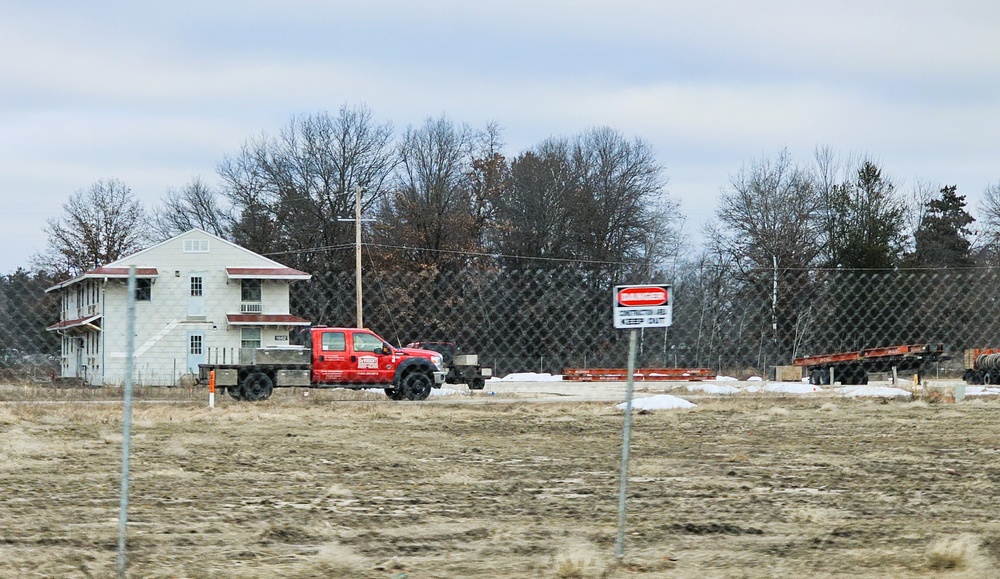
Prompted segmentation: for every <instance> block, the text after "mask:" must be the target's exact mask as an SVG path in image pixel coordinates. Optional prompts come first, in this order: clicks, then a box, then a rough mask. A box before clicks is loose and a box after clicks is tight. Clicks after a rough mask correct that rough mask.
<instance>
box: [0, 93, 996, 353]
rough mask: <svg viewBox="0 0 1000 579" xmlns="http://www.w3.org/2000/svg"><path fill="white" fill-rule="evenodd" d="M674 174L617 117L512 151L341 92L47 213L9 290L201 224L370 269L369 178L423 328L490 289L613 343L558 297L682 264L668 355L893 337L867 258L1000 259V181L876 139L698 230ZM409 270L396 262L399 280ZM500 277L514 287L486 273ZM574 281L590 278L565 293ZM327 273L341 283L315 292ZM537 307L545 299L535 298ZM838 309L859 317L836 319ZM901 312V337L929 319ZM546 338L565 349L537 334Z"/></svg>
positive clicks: (603, 344) (276, 254) (602, 323)
mask: <svg viewBox="0 0 1000 579" xmlns="http://www.w3.org/2000/svg"><path fill="white" fill-rule="evenodd" d="M667 182H668V179H667V175H666V170H665V168H664V167H663V166H662V165H661V164H660V163H659V162H658V161H657V159H656V155H655V152H654V151H653V150H652V147H651V146H650V145H649V144H648V143H647V142H646V141H644V140H643V139H642V138H640V137H629V136H626V135H623V134H622V133H620V132H619V131H616V130H614V129H612V128H607V127H598V128H593V129H589V130H586V131H583V132H581V133H580V134H577V135H574V136H570V137H550V138H547V139H544V140H542V141H540V142H539V143H537V144H536V145H534V146H532V147H529V148H527V149H526V150H523V151H521V152H518V153H516V154H514V155H510V154H509V153H508V152H506V151H505V149H504V143H503V138H502V131H501V130H500V129H499V128H498V127H497V126H496V125H487V126H485V127H482V128H478V129H477V128H472V127H469V126H467V125H465V124H461V123H457V122H455V121H453V120H451V119H449V118H448V117H446V116H441V117H438V118H429V119H427V120H426V121H425V122H424V123H422V124H420V125H418V126H410V127H407V128H406V129H405V130H403V131H401V132H398V133H397V131H396V130H395V129H394V128H393V127H392V125H391V124H390V123H386V122H380V121H377V120H376V119H375V118H374V116H373V114H372V112H371V111H370V110H368V109H367V108H365V107H361V106H355V107H351V106H346V105H345V106H343V107H341V108H340V109H339V110H338V111H337V112H336V114H332V115H331V114H328V113H317V114H310V115H301V116H295V117H292V118H291V119H290V121H289V122H288V124H287V125H286V126H284V127H283V128H282V129H281V130H280V131H278V132H277V133H276V134H273V135H267V134H261V135H259V136H254V137H250V138H248V139H247V140H246V141H245V142H244V143H242V145H240V146H239V148H238V149H236V150H235V151H234V152H232V153H230V154H226V155H223V156H222V158H221V160H220V161H219V163H218V165H217V175H216V176H215V178H213V179H211V180H210V179H207V178H203V177H195V178H193V179H192V180H191V181H190V182H189V183H187V184H186V185H183V186H181V187H179V188H176V189H172V190H170V191H168V192H167V194H166V196H165V197H164V199H163V200H162V201H161V202H160V203H159V204H158V205H157V206H155V207H153V208H149V209H147V208H145V207H143V206H142V204H141V203H140V202H139V201H138V200H137V199H136V198H135V196H134V194H133V193H132V191H131V190H130V188H129V187H128V185H127V184H126V183H123V182H122V181H120V180H117V179H114V178H110V179H107V180H102V181H98V182H97V183H94V184H92V185H90V186H89V187H87V188H84V189H81V190H79V191H78V192H76V193H75V194H73V195H72V196H71V197H70V198H69V201H68V202H67V203H66V204H65V206H64V212H63V214H62V215H60V216H57V217H53V218H51V219H50V220H49V221H48V223H47V232H48V235H49V246H48V248H47V250H46V251H44V252H42V253H40V254H38V255H36V256H35V257H34V258H33V265H34V267H35V269H34V270H33V271H32V272H30V273H28V272H23V271H22V272H19V273H18V274H17V275H18V276H20V277H17V278H16V279H14V278H13V277H11V280H10V281H11V282H12V283H11V284H8V289H11V288H14V287H18V288H20V287H23V286H24V285H25V282H26V281H27V279H28V277H30V278H31V279H32V280H33V282H32V283H39V280H44V281H45V283H48V282H55V281H59V280H61V279H65V278H66V277H68V276H73V275H77V274H79V273H82V272H83V271H86V270H89V269H93V268H95V267H99V266H100V265H103V264H104V263H107V262H109V261H112V260H115V259H118V258H120V257H123V256H125V255H128V254H130V253H132V252H134V251H137V250H139V249H141V248H142V247H144V246H146V245H148V244H151V243H153V242H156V241H159V240H162V239H166V238H168V237H170V236H172V235H175V234H177V233H180V232H183V231H186V230H188V229H191V228H193V227H199V228H201V229H204V230H206V231H209V232H211V233H214V234H216V235H219V236H220V237H223V238H225V239H229V240H231V241H233V242H235V243H238V244H239V245H242V246H244V247H246V248H248V249H250V250H252V251H255V252H257V253H261V254H264V255H268V256H270V257H273V258H274V259H276V260H277V261H280V262H282V263H285V264H287V265H289V266H291V267H295V268H297V269H301V270H304V271H308V272H310V273H312V274H313V275H314V276H315V277H314V282H315V283H316V284H319V283H320V280H324V279H328V280H341V279H342V278H341V277H340V274H341V273H342V272H352V271H353V269H354V255H353V251H352V250H353V247H354V232H355V230H354V228H355V223H354V221H353V219H354V208H355V201H356V191H358V190H359V189H360V191H361V204H362V207H363V215H364V218H365V220H364V222H363V223H362V226H363V228H364V237H363V238H364V248H365V256H364V260H365V269H366V275H368V274H374V275H376V276H378V285H379V288H378V291H379V292H380V293H381V294H384V295H382V296H381V298H377V299H382V300H383V301H386V300H387V299H388V298H391V299H388V302H389V303H396V304H399V303H409V301H408V300H409V297H410V296H412V295H415V294H414V293H413V288H407V287H404V286H405V284H406V283H408V282H406V281H405V280H411V281H412V280H414V279H417V280H424V282H422V283H424V284H425V285H426V286H427V288H425V289H428V288H429V289H428V291H429V292H430V293H429V294H428V295H427V296H426V299H428V300H431V301H433V302H435V305H434V307H433V308H428V309H427V312H426V316H425V318H426V319H415V320H411V321H410V323H412V324H413V325H414V327H417V328H420V329H421V331H420V333H421V335H420V336H417V337H420V338H423V339H432V338H436V339H447V338H449V337H450V336H451V335H452V334H454V332H455V331H457V330H455V328H458V327H460V326H462V320H460V319H455V320H452V319H449V318H447V315H448V314H447V312H460V311H465V310H468V311H470V312H471V311H477V312H478V311H485V310H483V308H484V307H486V306H485V305H484V303H483V300H484V299H486V298H485V296H487V295H492V296H493V297H492V298H490V299H491V300H498V299H503V301H505V302H510V303H512V304H515V305H514V306H511V308H512V309H513V311H516V312H518V314H517V315H516V316H513V317H511V316H507V317H505V318H504V319H492V318H490V319H489V324H491V326H490V331H491V332H494V333H496V334H497V335H504V336H520V335H523V336H529V337H530V336H535V337H537V338H538V339H539V340H540V341H542V342H545V343H549V344H551V343H552V342H553V340H557V339H558V336H559V335H566V332H569V331H571V332H572V333H574V335H576V336H577V337H578V338H579V341H578V342H577V344H591V345H592V346H593V348H594V349H595V352H596V351H598V350H602V351H610V350H608V348H609V347H610V344H611V343H614V342H615V338H614V336H613V334H614V332H613V330H612V329H611V328H610V325H609V324H608V323H606V320H604V319H603V316H596V315H594V314H593V313H592V312H591V313H590V314H589V317H591V318H594V320H595V321H593V322H592V323H590V322H587V321H586V320H587V319H588V316H582V317H573V322H572V323H573V328H572V329H567V328H565V327H562V328H561V329H559V330H558V331H557V332H555V333H553V332H554V328H552V327H551V325H550V320H551V319H552V317H553V316H556V314H554V313H553V312H556V311H561V310H560V308H569V309H572V308H574V307H576V306H575V304H581V303H587V304H604V303H605V302H606V301H607V297H606V295H605V294H604V293H603V292H605V291H606V290H607V288H609V287H610V286H611V285H614V284H616V283H643V282H667V283H672V284H674V288H675V291H674V294H675V296H679V297H678V299H680V300H683V302H684V303H683V304H682V305H681V307H678V308H676V310H675V318H674V319H675V326H674V328H672V329H671V330H670V331H669V332H667V333H666V334H661V337H660V338H655V337H653V338H651V339H654V340H659V342H658V345H657V348H659V351H661V353H662V357H663V359H667V358H668V356H667V352H668V349H670V352H673V354H674V358H675V359H676V357H677V356H676V354H677V352H678V351H679V352H685V351H686V352H689V353H694V352H697V353H698V354H697V357H696V358H695V360H694V361H695V362H698V363H700V364H704V363H706V362H710V361H713V360H719V363H722V362H721V357H719V355H718V352H719V351H720V350H726V351H730V352H740V353H741V354H740V356H739V360H740V363H746V364H749V365H753V364H757V365H761V364H765V362H767V361H768V360H770V361H777V360H783V359H785V358H787V357H788V356H790V355H793V354H796V353H798V354H801V353H802V348H803V347H807V346H808V345H809V337H813V338H815V337H816V336H818V334H817V333H816V328H817V324H818V323H819V322H818V320H820V319H822V320H825V321H824V322H823V324H824V328H825V330H824V331H825V332H826V333H825V334H824V336H826V337H824V338H823V343H824V344H843V345H845V347H848V346H850V347H868V346H873V345H879V343H878V342H879V341H880V340H882V339H883V338H884V337H885V336H883V335H882V334H884V332H883V331H882V330H884V329H885V328H886V327H888V326H886V325H885V324H884V323H883V322H881V321H880V320H883V316H885V315H886V314H885V312H884V310H885V309H886V307H888V306H887V305H886V304H890V305H891V303H890V302H891V301H892V300H891V296H888V293H887V294H886V296H884V297H886V298H887V299H889V301H888V302H886V301H885V300H882V301H878V300H869V301H868V302H863V303H862V305H858V304H859V303H861V302H857V301H856V300H855V299H854V295H853V292H851V291H849V288H847V287H846V286H845V285H844V284H848V285H850V283H857V284H860V283H861V282H858V281H857V280H858V279H864V280H866V281H865V282H864V283H863V284H862V285H858V287H859V288H861V287H864V288H865V290H864V291H866V292H869V293H874V294H878V293H879V292H880V288H888V289H886V292H888V290H889V289H891V288H898V287H901V286H899V283H900V282H899V280H897V279H895V278H891V279H890V277H891V274H892V273H893V272H900V271H903V270H907V271H909V270H931V271H942V270H943V271H952V270H954V271H967V270H969V269H970V268H975V267H983V266H990V267H992V266H996V265H1000V183H998V184H996V185H990V186H988V187H987V188H986V190H985V192H984V196H983V200H982V203H981V205H980V206H979V208H978V209H979V211H978V215H979V220H978V221H977V220H976V219H974V218H973V217H972V215H971V213H970V212H969V208H968V207H967V203H966V197H965V196H964V195H961V194H959V192H958V190H957V188H956V187H955V186H954V185H930V184H927V183H922V182H917V183H916V184H915V185H914V186H912V187H909V188H907V187H904V186H903V185H901V184H900V183H899V182H898V181H896V180H895V179H894V178H893V177H892V176H891V175H890V174H889V172H888V170H887V169H886V168H884V167H883V166H882V164H881V163H880V162H879V161H878V160H877V159H875V158H874V157H871V156H854V157H851V156H842V155H839V154H837V153H836V152H834V151H832V150H831V149H829V148H824V147H820V148H817V150H816V152H815V154H814V156H813V157H812V158H810V159H806V160H799V159H793V158H792V156H791V155H790V154H789V152H788V151H787V150H779V151H777V152H776V153H774V154H772V155H764V156H762V157H760V158H758V159H753V160H750V161H748V162H747V163H745V164H744V165H743V166H741V167H739V168H738V169H736V170H735V171H734V172H733V173H732V174H731V175H730V178H729V181H728V182H727V183H725V184H724V185H723V186H722V188H721V190H720V193H719V197H718V200H717V207H716V220H715V221H714V222H713V223H712V224H710V225H708V226H706V228H705V231H704V235H703V239H704V243H703V244H702V245H701V246H700V247H698V248H692V247H690V246H689V245H688V244H687V243H685V234H684V231H683V224H684V216H683V214H682V213H681V211H680V207H679V204H678V203H677V201H676V199H675V198H674V196H673V195H671V193H670V192H669V191H668V189H667ZM393 272H396V273H398V274H400V275H398V276H396V278H398V280H400V281H399V283H398V284H395V285H394V282H393V281H392V280H393V279H395V278H393V277H392V275H391V274H392V273H393ZM514 272H532V275H530V276H528V277H525V278H523V280H522V281H524V283H525V284H527V285H525V286H524V287H523V288H520V287H514V286H512V285H510V284H504V283H503V282H501V281H496V280H502V279H507V278H510V279H515V278H514V277H511V276H512V274H513V273H514ZM546 272H553V273H558V275H557V276H547V275H546ZM817 272H832V273H827V274H822V275H818V274H817ZM836 272H843V273H848V274H849V273H850V272H859V273H858V275H861V276H863V277H857V275H853V274H851V275H833V273H836ZM866 272H873V273H872V276H874V277H871V276H869V275H868V273H866ZM567 274H568V277H567ZM882 274H885V275H882ZM886 275H889V276H890V277H885V276H886ZM25 276H28V277H25ZM8 277H10V276H8ZM463 279H467V280H475V283H473V282H472V281H466V282H463V281H461V280H463ZM516 279H522V278H516ZM869 279H871V281H867V280H869ZM900 279H902V278H900ZM908 279H909V278H908ZM956 279H957V278H956ZM489 280H495V281H489ZM525 280H527V281H525ZM845 280H847V281H845ZM13 282H16V283H13ZM831 283H835V284H839V286H838V287H836V288H833V287H831V286H830V284H831ZM949 283H950V282H949ZM477 284H478V285H477ZM574 284H575V285H574ZM333 285H337V283H334V284H333ZM515 285H516V284H515ZM494 286H495V287H497V288H501V287H502V288H505V289H503V291H501V292H499V293H497V292H493V293H490V292H489V291H488V290H487V289H485V288H487V287H494ZM571 286H573V287H576V288H577V289H578V290H579V291H578V292H577V293H578V294H579V295H577V296H576V297H575V298H574V299H573V300H572V301H571V302H567V301H565V297H566V296H568V295H570V294H572V293H573V292H572V291H570V290H571ZM597 288H603V289H597ZM293 289H295V288H293ZM299 289H300V290H301V292H304V293H303V295H297V294H296V295H293V296H292V300H293V305H294V307H298V308H299V309H300V310H301V313H302V314H308V315H309V317H310V319H313V321H314V322H315V323H334V324H336V323H346V322H345V321H344V319H342V318H345V316H346V314H343V312H349V311H351V308H352V307H353V305H352V302H351V300H352V299H353V297H352V296H351V295H350V292H339V291H338V290H336V289H335V288H333V289H331V288H327V287H318V286H317V287H316V288H312V289H309V288H299ZM366 289H367V290H369V291H374V290H371V289H369V288H366ZM584 290H586V291H584ZM11 291H13V290H11ZM573 291H576V290H573ZM892 291H896V290H892ZM900 291H902V290H900ZM331 292H332V293H331ZM580 292H582V293H580ZM327 293H329V296H328V297H329V298H330V300H335V301H337V302H338V303H337V304H332V302H331V303H326V304H314V303H311V302H310V300H315V298H316V296H317V295H326V294H327ZM522 294H523V295H522ZM573 295H576V294H573ZM817 295H824V296H829V297H828V298H824V300H825V301H824V304H825V305H824V307H823V308H822V311H821V309H819V308H818V307H817V304H816V302H815V300H814V299H813V298H812V297H810V296H817ZM501 296H502V298H501ZM377 299H376V301H377ZM837 300H840V301H837ZM8 301H9V300H8ZM910 301H911V302H913V303H916V301H915V298H914V299H911V300H910ZM328 302H329V300H328ZM349 302H351V303H349ZM883 302H884V303H883ZM366 303H373V302H370V300H366ZM921 303H922V302H921ZM541 304H544V308H542V309H539V308H541V307H542V305H541ZM865 304H867V305H865ZM473 306H475V307H476V308H479V309H476V310H473V309H469V308H472V307H473ZM33 307H35V306H33ZM37 307H44V305H43V304H42V302H39V304H37ZM920 307H922V308H923V307H924V306H923V305H921V306H920ZM928 307H929V306H928ZM435 308H438V309H435ZM866 308H868V309H870V310H871V311H868V310H866ZM936 308H937V310H940V307H938V306H936ZM591 309H592V308H591ZM924 309H927V308H924ZM313 310H315V311H313ZM542 310H544V311H545V312H547V313H546V314H545V316H544V317H545V318H546V319H541V318H540V317H538V316H537V315H534V314H532V315H528V316H527V317H523V315H522V314H523V312H535V313H536V314H537V313H541V312H542ZM875 310H878V311H875ZM411 311H412V310H411ZM498 311H499V310H498ZM841 311H843V312H849V313H850V315H851V316H852V317H851V320H854V321H851V322H849V323H845V324H841V323H838V322H837V321H836V320H837V318H836V316H839V315H840V314H839V313H838V312H841ZM51 315H52V314H51V313H46V314H45V316H41V317H45V318H46V319H45V320H42V322H44V323H51V320H50V319H48V318H51ZM421 315H423V314H421ZM469 315H471V314H469ZM928 315H929V314H928ZM517 316H521V317H517ZM41 317H40V318H39V319H41ZM348 317H349V316H348ZM466 317H468V316H466ZM556 317H558V316H556ZM598 318H600V319H598ZM567 319H568V318H567ZM831 320H832V321H831ZM866 320H867V321H866ZM387 323H389V322H387ZM528 326H531V327H528ZM449 328H451V329H449ZM899 328H902V329H899V330H898V331H897V330H893V331H894V332H895V333H896V334H898V335H899V336H911V335H912V336H917V335H918V334H919V333H920V329H919V328H911V327H910V326H906V327H905V328H903V326H899ZM430 334H434V335H430ZM439 334H440V335H439ZM651 335H652V334H651ZM894 335H895V334H894ZM609 336H610V337H609ZM470 339H472V337H471V336H470ZM32 340H34V341H44V338H42V337H39V336H34V337H32ZM608 340H611V342H608ZM814 341H815V340H814ZM882 345H884V344H882ZM482 346H483V347H484V348H485V347H493V346H490V345H489V344H486V343H483V344H482ZM500 346H502V343H501V342H498V344H497V345H496V347H500ZM519 347H520V346H519ZM830 347H833V346H830ZM675 348H676V350H675ZM535 354H538V355H539V356H542V355H546V356H548V355H550V354H543V353H542V352H541V350H538V351H537V352H536V351H534V350H531V351H528V350H525V351H524V352H521V353H520V355H522V356H525V357H531V356H533V355H535ZM494 355H500V356H503V355H505V352H494ZM681 358H682V359H683V355H682V356H681ZM689 362H690V360H689Z"/></svg>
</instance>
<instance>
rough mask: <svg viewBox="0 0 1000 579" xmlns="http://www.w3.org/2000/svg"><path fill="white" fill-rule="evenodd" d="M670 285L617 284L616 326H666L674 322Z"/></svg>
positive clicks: (615, 297)
mask: <svg viewBox="0 0 1000 579" xmlns="http://www.w3.org/2000/svg"><path fill="white" fill-rule="evenodd" d="M670 298H671V293H670V286H669V285H619V286H615V293H614V296H613V297H612V299H613V301H614V316H615V327H616V328H622V329H630V328H632V329H638V328H665V327H667V326H669V325H670V324H671V322H672V317H673V314H672V311H673V308H672V302H671V299H670Z"/></svg>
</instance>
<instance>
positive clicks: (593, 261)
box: [263, 243, 647, 265]
mask: <svg viewBox="0 0 1000 579" xmlns="http://www.w3.org/2000/svg"><path fill="white" fill-rule="evenodd" d="M362 246H363V247H366V248H370V247H377V248H381V249H397V250H401V251H420V252H425V253H437V254H447V255H461V256H465V257H489V258H492V259H500V258H504V259H523V260H527V261H547V262H556V263H586V264H595V265H645V263H647V262H641V261H607V260H599V259H581V258H571V257H541V256H534V255H513V254H509V253H488V252H485V251H459V250H454V249H431V248H428V247H414V246H409V245H388V244H384V243H363V244H362ZM353 248H354V245H353V244H350V245H346V244H343V245H325V246H317V247H309V248H302V249H294V250H288V251H275V252H271V253H265V254H263V255H265V256H276V255H296V254H302V253H317V252H321V251H338V250H342V249H353Z"/></svg>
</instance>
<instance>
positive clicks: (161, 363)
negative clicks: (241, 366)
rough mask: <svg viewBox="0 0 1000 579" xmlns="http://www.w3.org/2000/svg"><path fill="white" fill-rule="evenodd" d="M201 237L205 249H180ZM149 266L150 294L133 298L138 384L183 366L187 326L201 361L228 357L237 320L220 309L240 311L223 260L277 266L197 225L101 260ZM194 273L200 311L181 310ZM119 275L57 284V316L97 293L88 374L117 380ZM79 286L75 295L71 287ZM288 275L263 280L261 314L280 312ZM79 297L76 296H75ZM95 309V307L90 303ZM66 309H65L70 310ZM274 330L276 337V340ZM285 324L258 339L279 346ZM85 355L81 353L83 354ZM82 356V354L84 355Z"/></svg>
mask: <svg viewBox="0 0 1000 579" xmlns="http://www.w3.org/2000/svg"><path fill="white" fill-rule="evenodd" d="M193 239H202V240H205V241H207V242H208V244H209V251H208V252H199V253H194V252H184V241H185V240H193ZM130 265H135V266H137V267H155V268H156V269H157V271H158V276H157V277H156V278H155V280H154V281H153V285H152V289H151V299H150V300H149V301H139V302H136V326H135V348H136V359H135V370H136V376H135V379H136V382H137V383H139V384H154V385H169V384H176V383H177V380H178V378H179V377H180V376H181V375H182V374H184V373H185V371H186V366H187V351H188V333H189V332H192V331H202V332H204V334H205V342H204V345H205V348H206V352H207V356H206V357H207V361H208V362H212V363H215V362H219V363H221V362H222V360H223V358H224V359H225V360H226V362H232V357H233V356H234V355H236V356H238V352H239V348H240V326H232V327H231V326H229V324H228V323H227V321H226V314H238V313H240V300H241V293H240V287H241V286H240V281H239V280H230V279H228V276H227V274H226V268H227V267H284V266H283V265H281V264H279V263H277V262H275V261H272V260H270V259H267V258H265V257H262V256H260V255H257V254H255V253H253V252H250V251H248V250H246V249H243V248H241V247H238V246H235V245H232V244H230V243H227V242H225V241H224V240H221V239H219V238H216V237H214V236H211V235H209V234H207V233H205V232H202V231H199V230H194V231H189V232H187V233H184V234H181V235H179V236H177V237H174V238H173V239H170V240H168V241H166V242H163V243H161V244H159V245H156V246H154V247H152V248H150V249H147V250H144V251H141V252H139V253H137V254H135V255H133V256H130V257H127V258H124V259H120V260H118V261H116V262H114V263H111V264H107V265H106V267H110V266H115V267H127V266H130ZM195 272H198V273H200V274H201V276H202V278H203V294H204V313H205V315H204V317H199V318H196V319H192V318H189V316H188V297H189V293H190V282H189V276H190V274H192V273H195ZM126 284H127V282H126V280H123V279H108V280H89V279H87V280H82V281H81V282H79V283H77V284H73V285H71V286H68V287H66V288H63V289H62V290H61V292H63V294H64V300H63V308H64V312H63V315H64V317H65V319H76V318H79V317H83V316H84V315H87V314H86V313H85V314H83V315H81V316H77V315H76V313H77V311H78V309H80V308H83V309H84V311H86V307H87V305H88V300H90V299H91V297H92V296H97V299H98V300H99V296H100V295H101V293H102V291H103V295H104V308H103V309H104V316H103V318H102V320H101V326H102V328H103V332H102V333H101V341H103V344H95V346H94V348H93V349H96V350H97V354H95V355H94V356H95V366H99V368H100V371H99V372H96V373H95V374H93V375H91V376H88V378H90V379H91V380H92V381H93V382H95V383H97V384H101V383H113V384H118V383H121V382H123V381H124V373H125V309H126ZM81 285H82V286H87V289H85V290H84V292H83V294H79V293H78V289H77V286H81ZM288 285H289V282H288V281H283V280H264V281H263V282H262V283H261V302H262V309H263V312H264V313H267V314H287V313H290V312H289V310H288V305H289V301H288ZM80 295H83V296H84V297H83V299H82V300H81V301H80V302H78V299H77V298H78V297H79V296H80ZM96 307H97V308H98V309H97V312H98V313H99V308H100V306H99V305H98V306H96ZM71 314H72V315H71ZM277 336H284V337H285V338H286V340H281V339H280V338H277ZM287 337H288V331H287V330H284V329H281V328H275V327H264V328H263V329H262V332H261V345H262V346H272V345H287V344H288V341H287ZM69 342H70V344H68V348H67V341H66V340H64V341H63V343H64V350H63V375H64V376H66V375H69V374H67V372H68V371H71V370H72V366H73V364H74V358H72V356H75V352H74V350H73V348H74V347H75V344H74V343H73V342H74V341H73V340H69ZM85 357H86V356H85ZM85 363H86V360H85Z"/></svg>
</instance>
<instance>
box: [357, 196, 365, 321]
mask: <svg viewBox="0 0 1000 579" xmlns="http://www.w3.org/2000/svg"><path fill="white" fill-rule="evenodd" d="M354 196H355V203H354V288H355V290H354V291H355V292H356V293H357V301H358V328H363V327H365V324H364V320H363V318H362V311H363V310H362V308H361V185H355V186H354Z"/></svg>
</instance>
